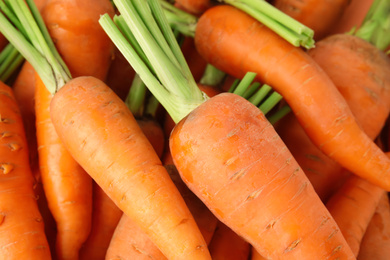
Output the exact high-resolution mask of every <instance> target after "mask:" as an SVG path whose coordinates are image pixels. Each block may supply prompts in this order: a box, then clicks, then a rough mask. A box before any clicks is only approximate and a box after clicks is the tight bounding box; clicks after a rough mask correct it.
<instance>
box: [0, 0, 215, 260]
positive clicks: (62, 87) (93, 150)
mask: <svg viewBox="0 0 390 260" xmlns="http://www.w3.org/2000/svg"><path fill="white" fill-rule="evenodd" d="M20 5H23V4H22V3H20ZM106 17H107V18H108V19H109V20H110V21H111V18H110V16H109V15H108V14H106ZM0 21H1V25H0V29H1V32H2V33H4V35H5V36H6V37H7V38H8V39H9V40H10V41H11V42H12V44H13V45H14V46H15V47H16V48H18V50H19V51H20V52H21V53H22V55H23V56H25V58H26V59H27V60H29V62H30V63H31V64H32V65H33V66H34V68H35V69H36V70H37V72H38V73H39V76H40V78H41V79H42V80H43V82H44V83H45V86H46V87H47V89H48V90H49V91H50V92H51V93H53V95H54V97H53V99H52V101H51V106H50V113H51V120H52V121H53V124H54V126H55V127H56V132H57V133H58V135H59V136H60V138H61V141H62V142H63V143H64V145H65V146H66V148H67V150H68V151H69V152H70V154H71V155H72V157H73V158H75V160H76V161H77V162H78V163H79V164H80V165H81V166H82V168H83V169H85V170H86V171H87V173H88V174H89V175H90V176H92V178H93V179H94V180H95V181H96V183H97V184H98V185H99V186H100V187H102V189H103V190H104V191H105V193H107V194H108V195H109V197H110V198H111V199H112V200H113V201H114V202H115V203H116V204H117V206H118V207H119V208H120V209H121V210H122V211H123V212H124V213H125V214H127V215H128V216H129V217H131V218H132V219H133V220H134V221H135V223H136V224H137V225H139V226H140V227H141V228H142V229H143V230H144V231H145V232H146V233H147V234H148V235H149V236H150V237H151V239H152V241H153V242H154V243H155V244H156V245H158V247H159V248H160V250H161V251H162V252H163V253H164V254H165V255H166V256H167V257H168V258H170V259H210V255H209V253H208V250H207V246H206V244H205V241H204V238H203V236H202V235H201V233H200V231H199V229H198V227H197V225H196V223H195V221H194V219H193V217H192V215H191V213H190V211H189V210H188V208H187V206H186V205H185V203H184V200H183V198H182V197H181V195H180V193H179V192H178V190H177V189H176V187H175V186H174V184H173V182H172V180H171V179H170V177H169V174H168V173H167V171H166V170H165V168H164V167H163V166H162V164H161V161H160V159H159V158H158V156H157V155H156V153H155V152H154V150H153V147H152V146H151V144H150V143H149V141H148V140H147V139H146V137H145V135H144V134H143V133H142V131H141V129H140V128H139V126H138V124H137V122H136V120H135V119H134V117H133V115H132V114H131V112H130V110H129V109H128V108H127V107H126V105H125V103H124V102H123V101H122V100H121V99H120V98H119V97H118V96H117V95H116V94H114V92H113V91H112V90H111V89H110V88H109V87H108V86H107V85H106V84H104V82H103V81H101V80H99V79H97V78H95V77H91V76H80V77H77V78H71V77H70V76H69V74H68V73H67V70H66V69H65V68H66V66H65V63H63V62H61V59H60V57H59V56H56V59H54V58H53V56H54V55H55V54H53V53H55V52H54V48H53V46H51V47H52V48H51V49H50V48H48V47H47V46H45V48H38V49H36V48H34V47H33V46H31V45H30V44H29V42H28V41H27V40H26V39H25V37H23V35H22V34H21V33H19V32H18V31H17V30H16V29H15V28H14V27H13V26H12V25H11V24H10V23H9V22H8V21H7V20H6V19H5V18H4V16H0ZM38 34H39V33H38ZM39 35H40V34H39ZM40 37H42V36H40ZM41 49H43V51H44V53H43V54H42V53H40V52H39V50H41ZM53 71H54V73H56V74H55V77H53ZM64 109H65V110H64ZM77 114H78V115H77ZM63 120H65V121H66V122H67V123H63V122H62V121H63ZM68 127H70V128H68ZM136 198H138V199H136Z"/></svg>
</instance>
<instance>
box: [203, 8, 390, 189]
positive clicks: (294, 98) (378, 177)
mask: <svg viewBox="0 0 390 260" xmlns="http://www.w3.org/2000/svg"><path fill="white" fill-rule="evenodd" d="M227 17H235V19H230V18H229V19H226V18H227ZM226 28H229V30H226ZM271 42H272V44H271ZM195 44H196V46H197V49H198V51H199V52H200V54H201V55H202V56H203V57H204V58H205V59H206V60H207V61H208V62H209V63H211V64H213V65H214V66H216V67H217V68H219V69H221V70H222V71H225V72H227V73H228V74H231V75H233V76H235V77H237V78H241V77H242V76H243V75H244V73H245V72H246V71H253V72H256V73H257V74H258V77H257V79H258V80H259V81H261V82H264V83H266V84H269V85H271V86H273V87H274V88H275V90H276V91H277V92H279V93H280V94H281V95H282V96H283V97H284V99H285V100H286V102H287V103H288V104H289V105H290V107H291V109H292V110H293V112H294V114H295V115H296V116H297V117H298V120H299V122H300V123H301V124H302V126H303V128H304V129H305V131H306V132H307V134H308V135H309V137H310V138H311V140H312V141H313V142H314V144H315V145H316V146H318V147H319V148H320V149H321V150H322V151H323V152H324V153H325V154H327V155H328V156H330V157H331V158H332V159H334V160H336V161H337V162H339V163H340V164H341V165H342V166H343V167H345V168H347V169H349V170H350V171H351V172H353V173H355V174H357V175H359V176H361V177H363V178H365V179H367V180H369V181H371V182H373V183H375V184H377V185H380V186H382V187H383V188H385V189H387V190H389V189H390V179H389V175H388V174H387V172H388V169H389V166H390V160H389V159H388V158H387V157H386V156H385V155H384V154H383V152H382V151H381V150H380V149H379V148H378V147H377V146H376V145H375V144H374V143H373V142H372V140H370V138H369V137H368V136H367V135H366V134H364V132H363V131H362V130H361V128H360V127H359V126H358V124H357V123H356V120H355V118H354V116H353V115H352V113H351V111H350V109H349V108H348V106H347V104H346V102H345V100H344V99H343V97H342V96H341V94H340V93H339V92H338V90H337V88H336V87H335V85H334V84H333V83H332V81H331V80H330V78H329V77H328V76H327V75H326V74H325V72H324V71H323V70H322V69H321V68H320V67H319V66H318V65H317V64H316V63H315V62H314V60H313V59H312V58H310V56H309V55H307V54H306V53H305V52H304V51H302V50H301V49H299V48H296V47H294V46H292V45H290V44H288V43H287V42H286V41H284V40H282V39H281V38H280V37H279V36H277V35H276V34H274V33H273V32H272V31H270V30H269V29H267V28H266V27H265V26H263V25H262V24H260V23H258V22H256V21H255V20H254V19H253V18H251V17H250V16H248V15H246V14H245V13H243V12H241V11H239V10H237V9H235V8H233V7H230V6H217V7H213V8H211V9H209V10H208V11H206V12H205V13H204V14H203V15H202V16H201V18H200V19H199V21H198V24H197V29H196V35H195ZM265 61H270V63H267V62H265ZM311 86H315V87H311ZM329 104H331V105H329ZM316 111H326V116H321V117H318V112H316ZM356 158H359V159H358V160H356Z"/></svg>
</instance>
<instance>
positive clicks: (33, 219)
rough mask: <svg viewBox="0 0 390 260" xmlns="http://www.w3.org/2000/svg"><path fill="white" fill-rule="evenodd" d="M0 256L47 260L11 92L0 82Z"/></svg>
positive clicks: (42, 227) (14, 101) (48, 254)
mask: <svg viewBox="0 0 390 260" xmlns="http://www.w3.org/2000/svg"><path fill="white" fill-rule="evenodd" d="M0 173H1V175H0V177H1V184H0V191H1V192H0V234H1V235H0V241H1V242H0V243H1V245H0V248H1V250H0V256H1V258H2V259H37V260H38V259H40V260H49V259H51V253H50V248H49V244H48V241H47V238H46V235H45V231H44V223H43V220H42V216H41V213H40V212H39V209H38V205H37V201H36V200H37V198H36V195H35V192H34V183H35V180H34V177H33V175H32V172H31V168H30V165H29V155H28V145H27V140H26V135H25V130H24V127H23V121H22V117H21V114H20V110H19V107H18V105H17V102H16V100H15V97H14V94H13V92H12V89H11V88H10V87H8V86H7V85H5V84H4V83H3V82H1V81H0Z"/></svg>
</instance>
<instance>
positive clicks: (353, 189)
mask: <svg viewBox="0 0 390 260" xmlns="http://www.w3.org/2000/svg"><path fill="white" fill-rule="evenodd" d="M384 194H386V192H385V191H384V190H383V189H381V188H379V187H377V186H375V185H373V184H371V183H369V182H367V181H365V180H363V179H361V178H359V177H357V176H354V175H353V176H351V177H350V178H349V179H348V180H347V181H346V182H345V183H344V184H343V186H342V187H341V188H340V189H339V190H338V191H337V192H336V193H335V194H334V195H333V196H332V197H331V198H330V200H329V201H328V202H327V203H326V207H327V208H328V210H329V212H330V214H332V217H333V218H334V219H335V221H336V222H337V225H338V226H339V228H340V231H341V233H342V234H343V236H344V237H345V239H346V240H347V243H348V245H349V246H350V247H351V249H352V251H353V253H354V254H355V256H356V257H357V255H358V253H359V249H360V245H361V241H362V238H363V235H364V233H365V232H366V229H367V226H368V224H369V222H370V220H371V219H372V217H373V215H374V212H375V209H376V208H377V206H378V203H379V201H380V199H381V197H382V196H383V195H384Z"/></svg>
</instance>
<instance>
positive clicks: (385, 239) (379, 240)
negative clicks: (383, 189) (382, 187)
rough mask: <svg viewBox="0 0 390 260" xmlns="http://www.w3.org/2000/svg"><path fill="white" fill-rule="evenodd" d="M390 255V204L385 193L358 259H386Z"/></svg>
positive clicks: (368, 229)
mask: <svg viewBox="0 0 390 260" xmlns="http://www.w3.org/2000/svg"><path fill="white" fill-rule="evenodd" d="M389 255H390V204H389V197H388V194H386V193H385V194H383V195H382V197H381V199H380V201H379V205H378V207H377V209H376V211H375V214H374V216H373V217H372V219H371V222H370V224H369V225H368V227H367V230H366V233H365V234H364V237H363V240H362V242H361V244H360V251H359V255H358V257H357V259H358V260H369V259H376V260H385V259H388V258H389Z"/></svg>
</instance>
